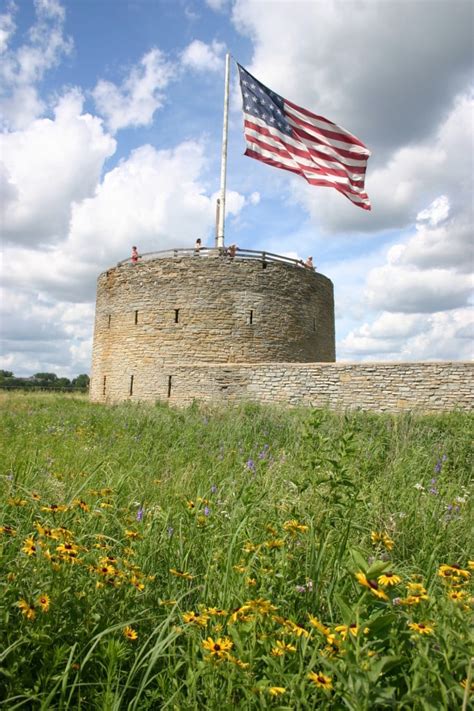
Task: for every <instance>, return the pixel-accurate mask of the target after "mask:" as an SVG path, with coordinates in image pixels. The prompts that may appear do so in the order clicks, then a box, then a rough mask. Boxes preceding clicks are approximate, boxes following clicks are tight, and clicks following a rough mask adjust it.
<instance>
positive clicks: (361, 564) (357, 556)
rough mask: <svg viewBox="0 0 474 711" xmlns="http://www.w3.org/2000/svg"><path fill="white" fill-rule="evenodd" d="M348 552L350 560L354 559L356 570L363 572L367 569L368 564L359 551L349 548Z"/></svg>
mask: <svg viewBox="0 0 474 711" xmlns="http://www.w3.org/2000/svg"><path fill="white" fill-rule="evenodd" d="M349 552H350V554H351V557H352V560H353V561H354V563H355V565H356V567H357V569H358V570H361V571H362V572H363V573H365V572H366V571H367V570H368V569H369V564H368V563H367V561H366V559H365V558H364V556H363V555H362V553H361V551H360V550H359V549H357V548H350V549H349Z"/></svg>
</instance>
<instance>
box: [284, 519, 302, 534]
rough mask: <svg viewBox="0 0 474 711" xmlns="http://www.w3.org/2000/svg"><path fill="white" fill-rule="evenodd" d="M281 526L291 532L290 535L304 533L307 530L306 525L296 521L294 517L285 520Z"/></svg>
mask: <svg viewBox="0 0 474 711" xmlns="http://www.w3.org/2000/svg"><path fill="white" fill-rule="evenodd" d="M283 528H284V530H285V531H288V533H291V535H292V536H296V534H297V533H306V531H307V530H308V526H305V525H304V524H302V523H298V521H297V520H296V519H294V518H293V519H291V520H290V521H285V523H284V524H283Z"/></svg>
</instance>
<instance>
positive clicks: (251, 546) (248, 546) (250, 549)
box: [242, 541, 260, 553]
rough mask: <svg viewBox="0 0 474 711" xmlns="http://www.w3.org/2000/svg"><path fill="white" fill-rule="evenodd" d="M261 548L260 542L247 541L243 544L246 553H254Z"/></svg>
mask: <svg viewBox="0 0 474 711" xmlns="http://www.w3.org/2000/svg"><path fill="white" fill-rule="evenodd" d="M259 548H260V544H258V543H251V542H250V541H247V543H244V545H243V546H242V550H243V551H244V553H254V552H255V551H258V549H259Z"/></svg>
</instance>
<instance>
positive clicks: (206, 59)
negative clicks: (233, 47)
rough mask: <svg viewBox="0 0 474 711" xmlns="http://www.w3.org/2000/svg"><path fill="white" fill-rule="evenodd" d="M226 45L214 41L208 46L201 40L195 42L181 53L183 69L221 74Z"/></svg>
mask: <svg viewBox="0 0 474 711" xmlns="http://www.w3.org/2000/svg"><path fill="white" fill-rule="evenodd" d="M224 50H225V44H223V43H222V42H218V41H217V40H213V41H212V43H211V44H206V43H205V42H202V41H201V40H193V41H192V42H191V43H190V44H188V46H187V47H186V48H185V49H184V50H183V52H182V53H181V62H182V65H183V67H188V68H190V69H194V70H195V71H200V72H203V71H204V72H219V71H221V70H222V67H223V66H224V59H223V54H224Z"/></svg>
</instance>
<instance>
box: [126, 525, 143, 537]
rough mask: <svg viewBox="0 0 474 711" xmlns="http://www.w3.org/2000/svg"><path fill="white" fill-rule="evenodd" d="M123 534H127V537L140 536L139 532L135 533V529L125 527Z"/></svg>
mask: <svg viewBox="0 0 474 711" xmlns="http://www.w3.org/2000/svg"><path fill="white" fill-rule="evenodd" d="M125 535H126V536H127V538H133V539H136V538H140V534H139V533H137V531H130V530H129V529H128V528H126V529H125Z"/></svg>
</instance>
